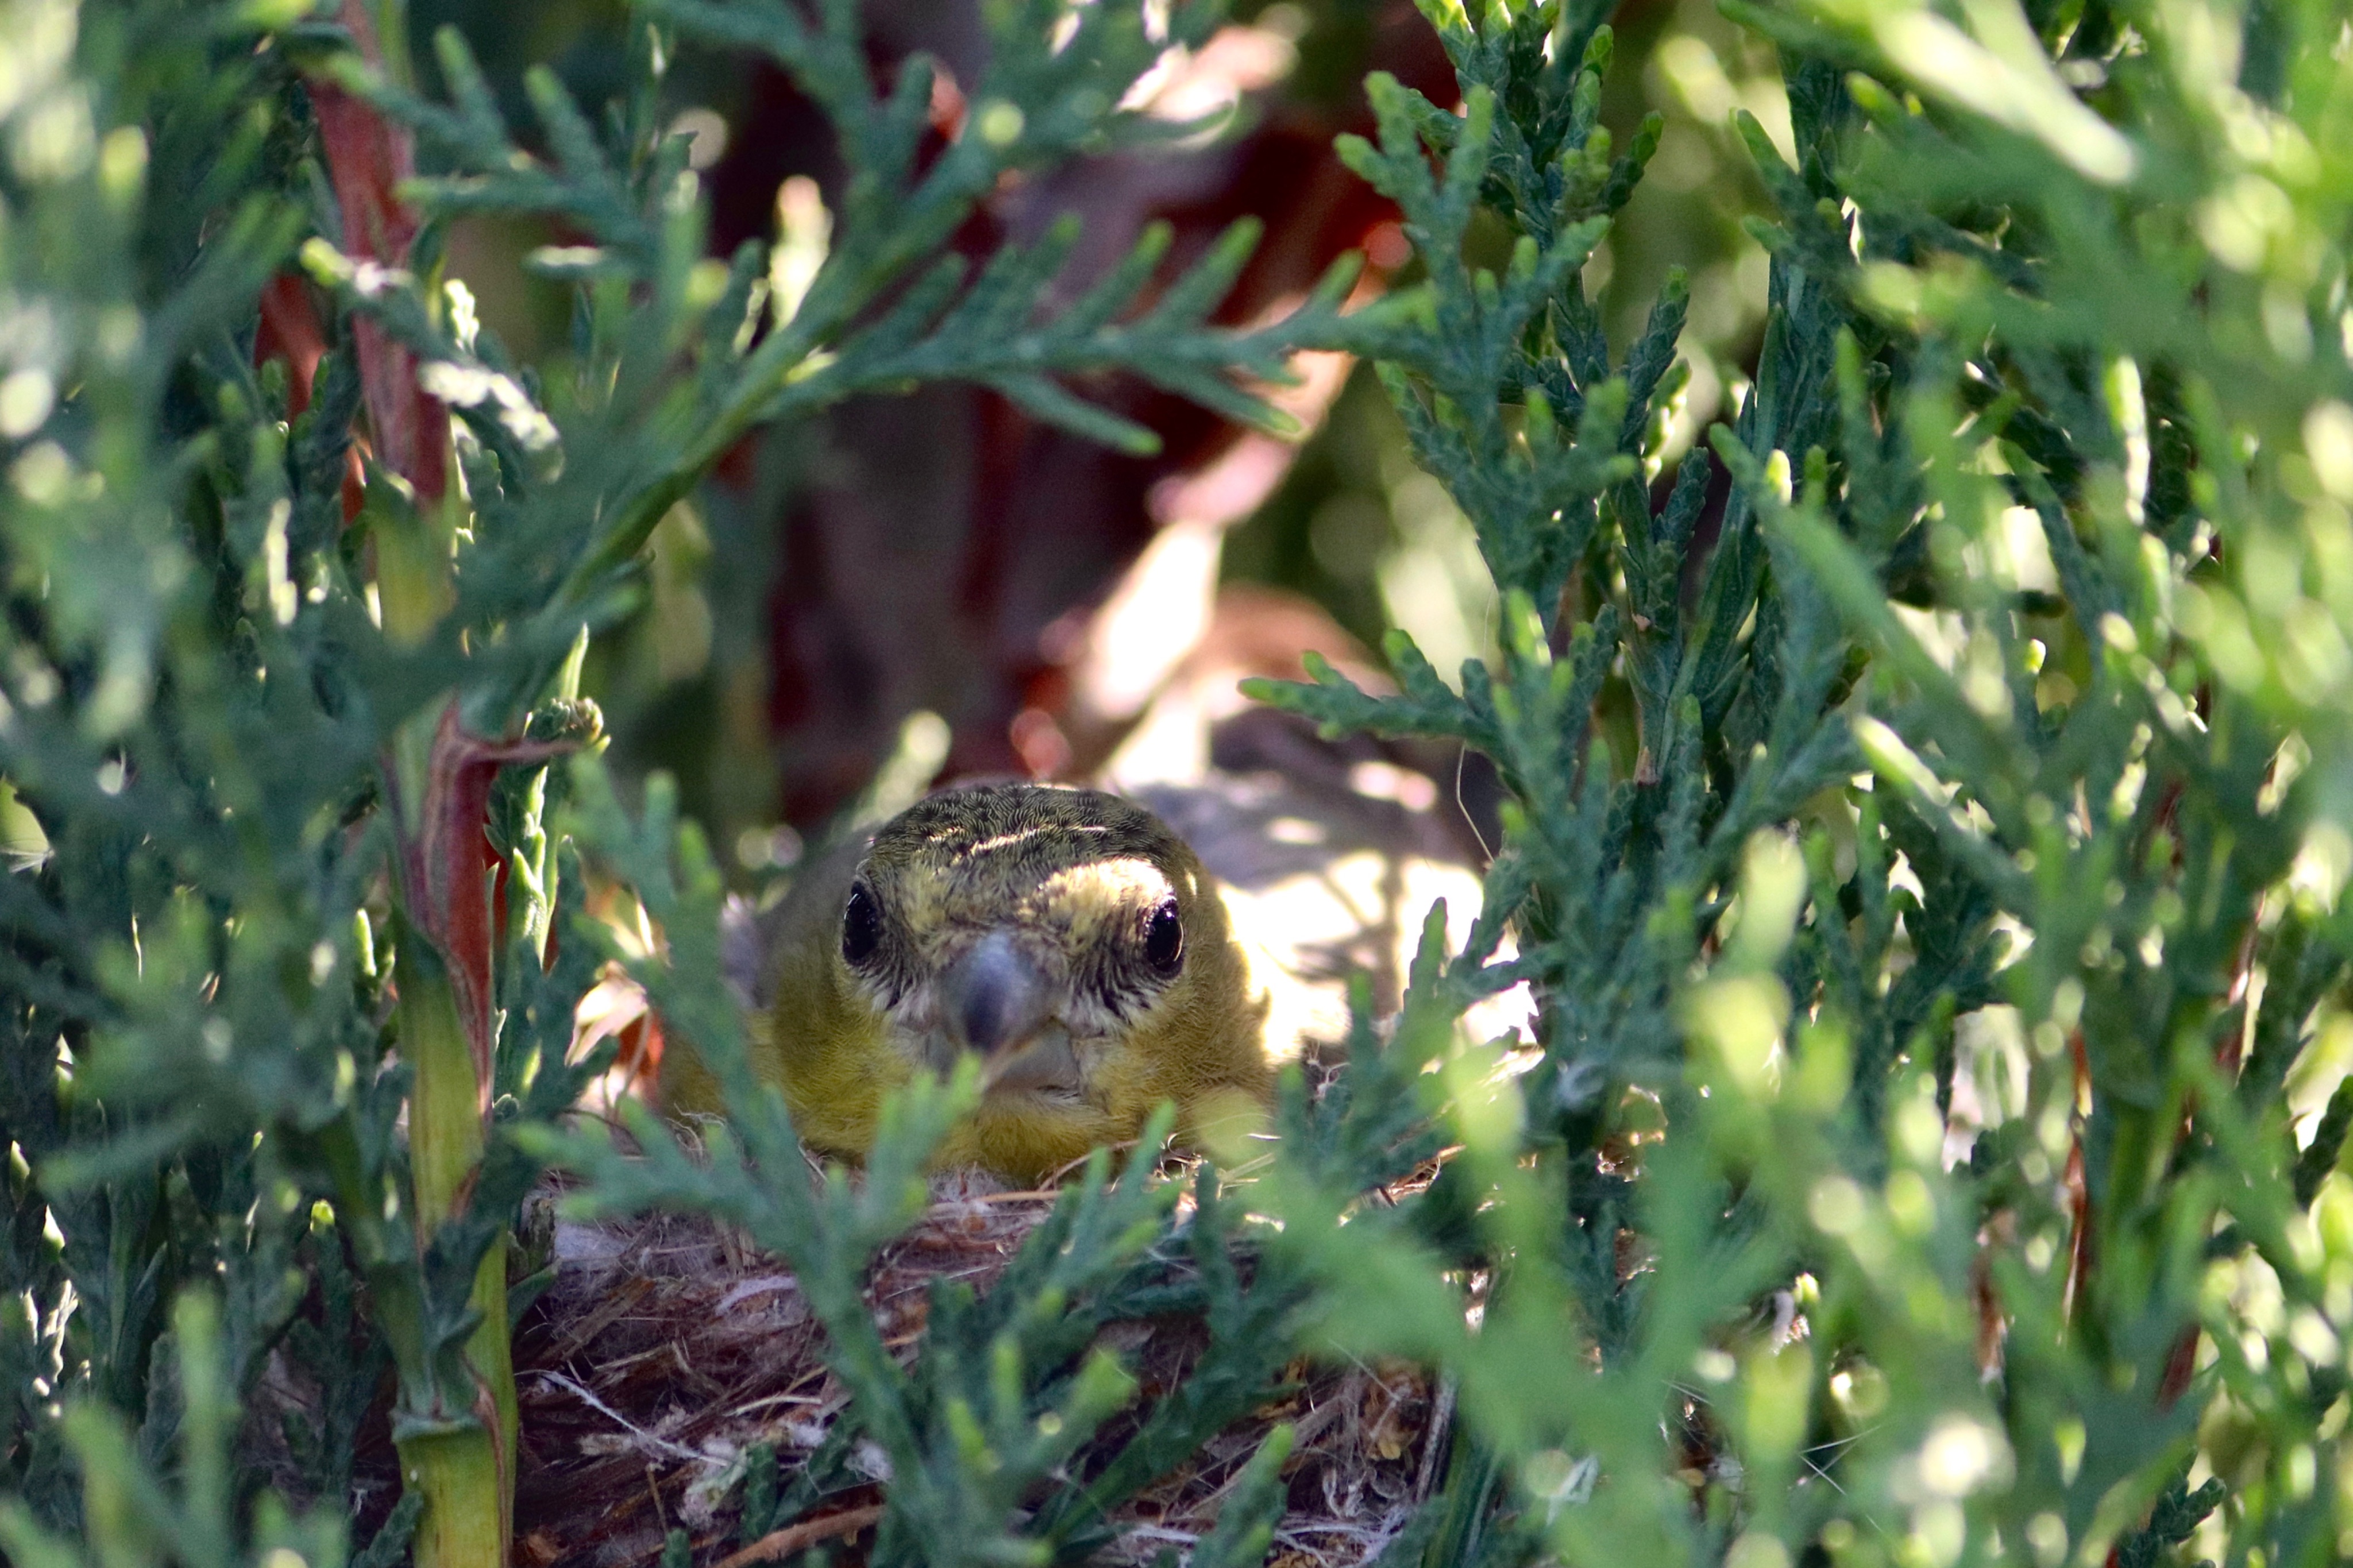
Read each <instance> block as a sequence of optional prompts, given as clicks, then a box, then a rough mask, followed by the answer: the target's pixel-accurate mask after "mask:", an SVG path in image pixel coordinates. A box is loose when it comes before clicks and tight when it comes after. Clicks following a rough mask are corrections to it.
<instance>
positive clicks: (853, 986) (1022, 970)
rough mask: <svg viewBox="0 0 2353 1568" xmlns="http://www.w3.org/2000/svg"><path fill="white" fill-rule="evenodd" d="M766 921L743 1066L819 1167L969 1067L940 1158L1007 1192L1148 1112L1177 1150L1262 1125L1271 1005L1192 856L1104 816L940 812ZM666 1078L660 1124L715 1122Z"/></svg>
mask: <svg viewBox="0 0 2353 1568" xmlns="http://www.w3.org/2000/svg"><path fill="white" fill-rule="evenodd" d="M762 920H763V921H764V931H765V934H764V935H763V937H762V938H761V946H762V947H763V949H764V950H765V957H763V958H762V959H760V960H759V961H758V963H757V965H756V967H757V971H758V973H759V975H760V979H759V981H758V983H757V984H753V985H750V986H747V987H746V994H745V1000H746V1001H747V1003H748V1004H749V1005H750V1006H751V1007H752V1009H753V1011H754V1029H753V1039H752V1057H753V1065H754V1068H756V1069H757V1070H758V1071H759V1073H760V1074H761V1076H763V1077H764V1078H766V1079H769V1080H771V1081H772V1082H774V1083H776V1085H777V1086H778V1087H779V1088H780V1089H783V1090H784V1095H785V1100H786V1103H787V1104H788V1105H789V1106H790V1107H791V1110H792V1113H793V1121H794V1124H795V1125H796V1126H797V1128H798V1129H799V1131H800V1135H801V1138H802V1141H803V1142H806V1143H807V1145H808V1146H809V1147H811V1148H813V1149H818V1150H821V1151H823V1152H828V1153H836V1154H843V1155H849V1156H853V1157H854V1156H859V1155H862V1154H864V1153H865V1152H867V1151H868V1150H869V1149H870V1148H871V1147H872V1145H873V1141H874V1136H875V1132H876V1130H877V1128H878V1127H879V1125H880V1121H881V1107H882V1103H883V1100H884V1099H885V1098H886V1097H887V1095H888V1094H889V1092H890V1091H891V1090H892V1089H894V1088H896V1087H897V1086H899V1085H900V1084H902V1083H904V1082H906V1081H907V1079H909V1078H911V1077H912V1076H913V1075H914V1074H915V1073H917V1072H920V1071H927V1070H928V1071H933V1072H939V1073H945V1072H947V1071H948V1070H950V1069H951V1068H954V1067H955V1064H956V1062H957V1061H958V1060H959V1059H961V1058H963V1057H965V1056H966V1055H969V1056H972V1057H974V1058H977V1059H978V1061H979V1063H980V1067H981V1073H982V1079H983V1082H984V1085H985V1092H984V1094H983V1098H982V1100H981V1103H980V1106H979V1108H978V1109H977V1110H976V1111H975V1112H974V1113H973V1115H971V1116H970V1117H968V1118H966V1119H965V1121H964V1122H962V1123H960V1124H959V1125H958V1126H957V1127H956V1128H955V1130H954V1131H952V1132H951V1133H950V1134H949V1136H948V1138H947V1141H946V1142H945V1143H944V1145H943V1146H942V1147H941V1149H940V1150H939V1152H938V1156H937V1157H938V1158H939V1160H940V1161H941V1162H942V1163H951V1164H953V1163H971V1164H978V1165H984V1166H987V1168H989V1169H991V1170H993V1171H995V1172H997V1173H999V1174H1000V1175H1005V1176H1008V1177H1011V1178H1013V1179H1015V1180H1038V1179H1041V1178H1043V1177H1045V1176H1047V1175H1049V1174H1050V1173H1053V1172H1054V1171H1056V1170H1058V1169H1060V1168H1061V1167H1062V1166H1064V1165H1065V1164H1067V1163H1070V1162H1071V1161H1072V1160H1075V1159H1077V1158H1078V1157H1080V1156H1081V1155H1083V1154H1084V1153H1085V1152H1087V1151H1088V1150H1090V1149H1092V1148H1095V1147H1097V1146H1099V1145H1103V1144H1107V1143H1116V1142H1124V1141H1125V1140H1128V1139H1132V1138H1134V1137H1135V1136H1136V1135H1137V1134H1138V1133H1139V1132H1140V1131H1142V1130H1143V1127H1144V1124H1145V1121H1146V1119H1147V1118H1148V1117H1149V1116H1150V1114H1151V1112H1152V1110H1153V1109H1154V1108H1155V1107H1156V1106H1158V1105H1159V1104H1161V1103H1162V1102H1163V1101H1170V1102H1173V1103H1174V1104H1175V1105H1176V1108H1177V1111H1178V1118H1177V1134H1178V1136H1179V1137H1180V1138H1181V1139H1186V1140H1188V1141H1193V1142H1204V1141H1207V1142H1221V1141H1223V1139H1224V1138H1225V1137H1226V1136H1227V1135H1228V1133H1227V1131H1225V1130H1229V1129H1240V1128H1247V1127H1250V1126H1255V1125H1257V1124H1258V1122H1259V1121H1261V1119H1262V1118H1261V1109H1260V1108H1261V1107H1262V1106H1263V1104H1264V1102H1265V1100H1266V1099H1267V1097H1268V1096H1269V1094H1270V1093H1271V1089H1272V1084H1273V1075H1272V1071H1271V1067H1270V1066H1269V1063H1268V1059H1267V1054H1266V1020H1267V1016H1268V1008H1269V999H1268V994H1267V992H1266V990H1265V988H1264V986H1263V985H1262V984H1260V983H1259V982H1258V981H1255V980H1253V979H1252V973H1253V971H1252V965H1251V963H1250V959H1249V957H1248V956H1247V955H1246V953H1245V952H1244V950H1243V948H1242V946H1241V944H1240V942H1237V941H1235V939H1234V936H1233V933H1232V931H1231V928H1230V927H1229V924H1228V921H1227V916H1226V907H1225V903H1224V900H1222V898H1221V897H1220V896H1219V891H1218V889H1217V888H1216V886H1215V885H1214V883H1213V882H1212V881H1211V879H1210V878H1209V876H1208V872H1206V871H1205V870H1203V869H1202V868H1201V863H1200V862H1199V860H1198V859H1197V858H1195V857H1194V854H1193V851H1192V850H1191V849H1190V848H1189V847H1187V846H1186V844H1185V841H1184V840H1183V839H1181V838H1179V837H1176V834H1175V833H1174V832H1172V831H1170V830H1169V828H1168V827H1167V826H1166V825H1165V824H1163V823H1162V822H1161V821H1160V819H1159V818H1158V817H1156V816H1153V815H1152V814H1151V813H1150V812H1148V811H1146V810H1145V809H1144V808H1143V807H1142V806H1139V805H1134V803H1133V802H1130V801H1126V800H1123V799H1121V798H1120V797H1119V796H1117V795H1106V794H1103V793H1102V792H1100V791H1095V790H1082V789H1064V788H1058V787H1053V786H1049V785H1041V784H991V785H984V786H978V787H974V788H967V789H955V790H948V791H944V792H943V793H941V794H938V795H933V796H931V797H929V798H928V799H925V800H923V801H920V802H918V803H917V804H916V805H913V806H911V807H910V808H908V809H907V810H906V811H905V812H903V813H902V814H901V815H899V816H895V817H893V818H892V819H891V820H890V821H889V822H887V823H885V824H883V825H882V826H881V827H880V828H878V829H877V830H876V831H875V833H874V835H873V837H871V838H870V839H868V840H867V841H866V842H865V843H863V844H862V845H852V846H846V847H844V848H843V849H842V850H841V851H839V852H838V853H837V854H834V855H830V856H828V857H827V858H825V859H824V860H822V861H821V862H820V863H818V865H816V866H813V867H811V868H808V869H807V870H806V871H805V872H804V873H803V874H802V876H801V877H800V879H797V881H796V882H795V883H794V885H793V888H792V890H791V892H790V893H789V894H788V895H787V896H786V899H785V900H784V902H783V903H782V904H781V905H779V906H778V907H777V908H776V910H774V911H773V914H772V915H770V916H766V917H762ZM662 1077H663V1096H664V1101H665V1103H666V1104H667V1105H668V1106H669V1108H670V1110H671V1111H672V1112H673V1113H681V1114H694V1113H700V1112H707V1111H712V1110H718V1109H719V1097H718V1091H717V1085H716V1083H715V1082H714V1081H713V1080H712V1078H711V1076H710V1074H709V1072H708V1071H707V1070H706V1069H705V1068H703V1067H702V1064H701V1063H700V1061H699V1059H697V1058H694V1056H693V1055H692V1053H691V1051H686V1050H682V1051H681V1053H680V1059H679V1060H678V1061H676V1062H675V1063H673V1062H670V1061H668V1060H665V1062H664V1063H663V1068H662ZM1213 1135H1214V1136H1213ZM1232 1135H1233V1136H1240V1133H1239V1132H1235V1133H1233V1134H1232Z"/></svg>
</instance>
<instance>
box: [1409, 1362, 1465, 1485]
mask: <svg viewBox="0 0 2353 1568" xmlns="http://www.w3.org/2000/svg"><path fill="white" fill-rule="evenodd" d="M1454 1392H1455V1384H1454V1374H1453V1373H1447V1375H1446V1376H1445V1377H1443V1378H1441V1379H1440V1381H1439V1384H1438V1401H1437V1405H1436V1406H1435V1407H1434V1408H1433V1409H1432V1410H1431V1411H1430V1425H1429V1426H1428V1427H1427V1428H1426V1429H1425V1430H1424V1431H1423V1433H1422V1438H1421V1471H1420V1473H1419V1475H1417V1476H1415V1477H1414V1478H1413V1496H1414V1500H1415V1501H1416V1502H1419V1501H1420V1500H1423V1499H1425V1498H1427V1497H1429V1496H1430V1488H1431V1487H1433V1486H1435V1485H1436V1484H1437V1483H1438V1462H1439V1460H1440V1458H1441V1457H1442V1453H1443V1450H1444V1449H1445V1447H1446V1437H1447V1431H1446V1428H1447V1427H1448V1426H1449V1425H1451V1423H1452V1421H1453V1419H1454Z"/></svg>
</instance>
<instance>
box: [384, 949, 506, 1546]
mask: <svg viewBox="0 0 2353 1568" xmlns="http://www.w3.org/2000/svg"><path fill="white" fill-rule="evenodd" d="M397 973H398V977H399V984H400V1010H399V1026H400V1041H401V1050H402V1052H403V1054H404V1055H405V1056H406V1058H407V1059H408V1061H409V1063H410V1065H411V1066H412V1067H413V1068H415V1071H416V1075H417V1076H416V1080H415V1082H414V1084H413V1085H412V1087H411V1089H410V1091H409V1102H408V1150H409V1168H410V1172H411V1176H412V1180H413V1183H414V1192H415V1203H416V1224H417V1246H418V1247H419V1248H420V1249H422V1248H423V1247H426V1246H427V1245H428V1244H429V1243H430V1241H431V1238H432V1237H433V1233H434V1232H435V1231H436V1230H437V1229H438V1228H439V1227H440V1226H442V1225H443V1224H444V1223H445V1222H447V1221H448V1220H449V1219H451V1218H453V1217H454V1216H456V1215H458V1214H459V1212H460V1211H461V1210H462V1208H463V1206H464V1205H465V1202H466V1200H467V1198H468V1196H469V1194H470V1192H471V1189H472V1185H473V1182H474V1177H475V1174H476V1173H477V1172H478V1171H479V1169H480V1165H481V1160H482V1150H483V1142H484V1131H483V1129H484V1118H483V1105H482V1100H483V1093H484V1089H485V1086H484V1085H483V1084H482V1083H481V1082H480V1079H478V1078H477V1076H476V1074H475V1070H474V1058H473V1053H472V1051H471V1050H470V1048H469V1047H468V1044H467V1040H466V1030H465V1026H464V1025H463V1024H462V1023H461V1022H460V1021H459V1010H458V996H457V992H456V989H455V988H454V987H453V986H452V985H451V984H450V983H449V974H448V969H447V968H446V967H444V965H443V964H442V963H441V960H440V956H439V955H438V953H436V952H433V950H432V947H431V944H430V942H428V941H427V939H426V938H425V936H424V935H423V933H422V932H420V931H417V929H416V928H415V927H414V926H413V925H412V926H411V927H410V928H409V930H408V931H407V933H406V940H405V941H403V942H401V944H400V950H399V960H398V970H397ZM506 1261H507V1238H506V1237H505V1235H504V1234H503V1233H501V1235H499V1236H498V1237H496V1238H495V1239H494V1240H493V1241H492V1242H491V1246H490V1248H489V1250H488V1251H487V1252H485V1253H484V1254H483V1257H482V1260H481V1264H480V1268H477V1270H476V1271H475V1275H474V1287H473V1291H472V1293H471V1295H470V1298H469V1305H470V1306H471V1307H472V1309H473V1310H475V1311H477V1312H479V1313H480V1314H481V1321H480V1324H478V1325H477V1326H476V1328H475V1330H474V1332H473V1335H472V1337H471V1338H470V1339H469V1340H468V1342H467V1345H466V1357H465V1359H466V1370H467V1372H468V1373H469V1374H470V1377H471V1379H472V1382H473V1384H474V1390H473V1397H472V1398H471V1399H470V1401H468V1403H467V1405H465V1406H459V1405H457V1404H456V1401H455V1400H454V1399H451V1398H449V1394H451V1393H452V1392H462V1391H447V1390H444V1391H441V1392H442V1404H443V1407H442V1408H439V1409H436V1410H433V1411H429V1412H418V1413H416V1414H418V1415H424V1416H426V1417H427V1418H428V1419H429V1420H430V1421H431V1423H432V1424H433V1425H434V1426H436V1427H437V1428H438V1429H437V1430H434V1431H432V1432H429V1433H426V1434H422V1435H418V1436H411V1437H408V1438H406V1439H405V1440H403V1441H402V1442H401V1444H400V1446H399V1447H400V1457H401V1472H402V1475H403V1478H404V1479H405V1480H406V1484H408V1485H410V1486H412V1487H415V1488H416V1489H417V1491H418V1493H419V1495H420V1496H422V1497H423V1498H424V1499H425V1517H424V1520H423V1521H422V1522H421V1523H420V1525H419V1527H418V1530H419V1532H418V1535H417V1568H503V1564H504V1563H505V1562H506V1542H507V1536H508V1533H509V1529H510V1525H511V1523H512V1510H513V1492H512V1485H511V1484H510V1483H511V1481H512V1476H513V1473H514V1451H515V1424H516V1410H515V1392H514V1363H513V1357H512V1349H511V1347H510V1346H509V1344H508V1342H507V1276H506ZM486 1417H487V1419H486Z"/></svg>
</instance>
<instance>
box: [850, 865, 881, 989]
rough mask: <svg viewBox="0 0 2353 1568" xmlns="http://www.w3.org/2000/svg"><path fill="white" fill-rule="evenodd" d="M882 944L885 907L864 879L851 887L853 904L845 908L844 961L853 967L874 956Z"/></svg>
mask: <svg viewBox="0 0 2353 1568" xmlns="http://www.w3.org/2000/svg"><path fill="white" fill-rule="evenodd" d="M881 945H882V906H881V904H879V903H877V902H875V901H874V894H873V891H872V890H871V889H869V888H868V887H867V886H866V884H865V883H863V882H855V883H852V884H851V885H850V889H849V908H847V909H845V910H842V911H841V960H842V962H843V963H847V964H849V965H851V966H852V967H853V968H854V967H856V966H857V965H859V964H861V963H865V962H866V961H867V960H868V959H870V958H871V957H873V956H874V950H875V949H876V948H878V947H881Z"/></svg>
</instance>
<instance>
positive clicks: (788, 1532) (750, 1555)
mask: <svg viewBox="0 0 2353 1568" xmlns="http://www.w3.org/2000/svg"><path fill="white" fill-rule="evenodd" d="M881 1517H882V1507H881V1504H880V1503H877V1504H875V1505H874V1506H873V1507H871V1508H851V1509H844V1510H842V1511H841V1512H839V1513H829V1514H827V1515H826V1516H825V1517H824V1518H823V1519H805V1520H803V1521H800V1522H799V1523H798V1524H788V1525H786V1526H785V1528H784V1529H782V1530H772V1531H769V1532H768V1533H767V1534H765V1535H764V1536H762V1537H760V1539H759V1540H757V1541H755V1542H752V1544H751V1545H749V1546H746V1547H745V1548H744V1550H743V1551H741V1552H736V1553H735V1554H734V1555H733V1556H732V1557H727V1558H723V1559H722V1560H721V1561H720V1563H719V1568H744V1565H745V1564H747V1563H776V1562H779V1561H781V1560H783V1559H785V1558H786V1557H790V1556H791V1555H792V1554H793V1553H794V1552H806V1551H807V1550H808V1549H809V1548H810V1547H812V1546H815V1545H816V1544H817V1543H818V1542H820V1541H831V1540H832V1539H833V1538H834V1537H835V1536H837V1535H855V1534H857V1533H858V1532H859V1531H861V1530H864V1529H865V1528H866V1527H867V1526H868V1525H870V1524H872V1523H873V1522H874V1521H877V1520H879V1519H881Z"/></svg>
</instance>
